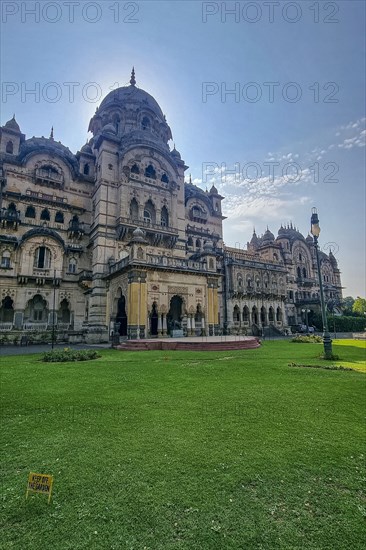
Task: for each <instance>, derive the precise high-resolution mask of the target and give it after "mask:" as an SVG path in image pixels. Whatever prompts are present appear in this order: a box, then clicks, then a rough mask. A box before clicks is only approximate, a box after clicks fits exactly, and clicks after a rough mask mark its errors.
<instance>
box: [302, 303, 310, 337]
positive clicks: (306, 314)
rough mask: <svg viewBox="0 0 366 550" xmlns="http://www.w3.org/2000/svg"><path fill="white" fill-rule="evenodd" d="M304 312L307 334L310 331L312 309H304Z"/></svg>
mask: <svg viewBox="0 0 366 550" xmlns="http://www.w3.org/2000/svg"><path fill="white" fill-rule="evenodd" d="M301 311H302V313H305V323H306V334H308V333H309V317H308V314H309V313H310V309H302V310H301Z"/></svg>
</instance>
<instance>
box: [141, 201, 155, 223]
mask: <svg viewBox="0 0 366 550" xmlns="http://www.w3.org/2000/svg"><path fill="white" fill-rule="evenodd" d="M144 222H146V223H155V222H156V213H155V206H154V205H153V202H152V201H151V200H150V199H149V200H148V201H147V203H146V204H145V207H144Z"/></svg>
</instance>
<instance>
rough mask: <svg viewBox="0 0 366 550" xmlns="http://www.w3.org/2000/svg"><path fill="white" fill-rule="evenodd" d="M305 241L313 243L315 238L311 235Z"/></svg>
mask: <svg viewBox="0 0 366 550" xmlns="http://www.w3.org/2000/svg"><path fill="white" fill-rule="evenodd" d="M305 240H306V242H307V243H312V242H313V237H312V236H311V235H308V236H307V237H306V239H305Z"/></svg>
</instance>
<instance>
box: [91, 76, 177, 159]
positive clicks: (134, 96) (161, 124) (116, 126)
mask: <svg viewBox="0 0 366 550" xmlns="http://www.w3.org/2000/svg"><path fill="white" fill-rule="evenodd" d="M89 131H90V132H92V133H93V134H94V136H97V135H100V134H103V135H106V134H109V135H114V136H115V139H122V138H123V139H124V140H126V138H127V136H129V138H130V139H135V140H136V139H139V140H140V141H145V142H146V143H147V142H150V143H153V142H155V143H159V144H160V145H161V146H163V148H164V149H166V148H167V147H168V145H167V143H168V141H169V140H170V139H172V132H171V130H170V128H169V126H168V124H167V122H166V118H165V116H164V114H163V111H162V110H161V109H160V107H159V105H158V102H157V101H156V100H155V99H154V98H153V97H152V96H151V95H150V94H148V93H147V92H145V90H141V88H136V80H135V71H134V69H132V74H131V80H130V86H123V87H121V88H117V89H116V90H113V91H112V92H110V93H109V94H108V95H107V96H106V97H105V98H104V99H103V101H102V103H101V104H100V107H99V108H97V110H96V112H95V115H94V116H93V118H92V119H91V121H90V123H89Z"/></svg>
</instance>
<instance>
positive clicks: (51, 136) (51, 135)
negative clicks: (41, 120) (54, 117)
mask: <svg viewBox="0 0 366 550" xmlns="http://www.w3.org/2000/svg"><path fill="white" fill-rule="evenodd" d="M50 139H52V140H53V126H52V128H51V134H50Z"/></svg>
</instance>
